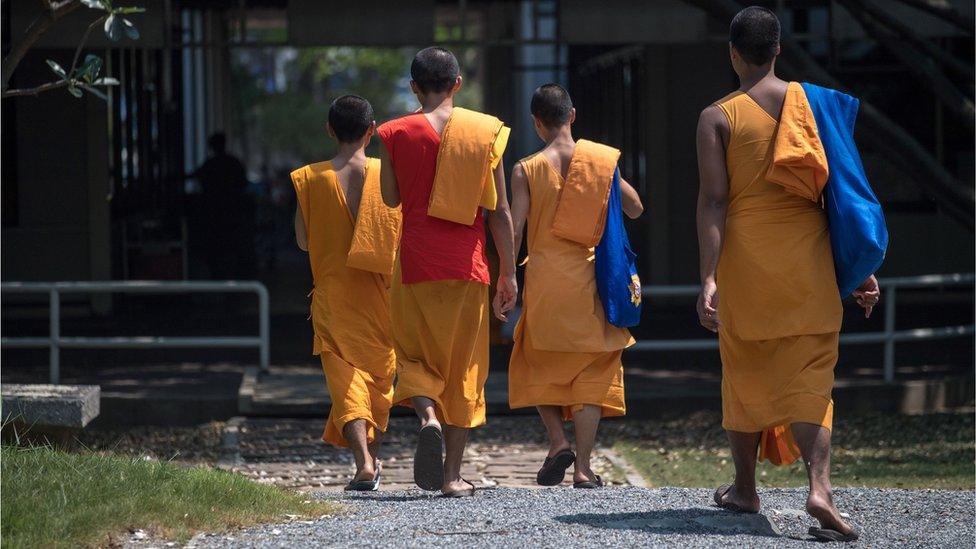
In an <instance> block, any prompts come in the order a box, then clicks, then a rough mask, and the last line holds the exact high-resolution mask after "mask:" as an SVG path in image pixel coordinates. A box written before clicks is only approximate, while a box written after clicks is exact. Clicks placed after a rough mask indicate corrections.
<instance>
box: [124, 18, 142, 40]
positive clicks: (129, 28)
mask: <svg viewBox="0 0 976 549" xmlns="http://www.w3.org/2000/svg"><path fill="white" fill-rule="evenodd" d="M122 24H123V25H125V26H124V27H123V30H124V31H125V35H126V36H127V37H129V40H138V39H139V29H137V28H136V26H135V25H133V24H132V21H129V20H128V19H124V18H123V19H122Z"/></svg>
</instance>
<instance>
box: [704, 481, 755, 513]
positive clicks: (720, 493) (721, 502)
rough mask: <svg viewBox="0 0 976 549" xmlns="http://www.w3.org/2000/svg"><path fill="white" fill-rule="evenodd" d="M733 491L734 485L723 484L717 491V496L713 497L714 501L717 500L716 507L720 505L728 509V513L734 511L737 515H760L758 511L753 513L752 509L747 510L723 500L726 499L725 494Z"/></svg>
mask: <svg viewBox="0 0 976 549" xmlns="http://www.w3.org/2000/svg"><path fill="white" fill-rule="evenodd" d="M731 489H732V483H729V484H723V485H721V486H719V487H718V489H717V490H715V495H714V496H713V499H714V500H715V505H718V506H719V507H721V508H722V509H726V510H728V511H734V512H736V513H748V514H750V515H755V514H756V513H758V511H753V510H752V509H746V508H744V507H741V506H739V505H737V504H735V503H732V502H731V501H725V500H723V499H722V498H724V497H725V494H728V493H729V490H731Z"/></svg>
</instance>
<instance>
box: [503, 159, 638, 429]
mask: <svg viewBox="0 0 976 549" xmlns="http://www.w3.org/2000/svg"><path fill="white" fill-rule="evenodd" d="M579 150H580V148H579V145H577V153H578V152H579ZM574 157H575V155H574ZM574 159H575V158H574ZM521 164H522V169H523V170H525V174H526V176H527V178H528V181H529V195H530V196H531V197H532V198H531V205H530V207H529V217H528V251H529V257H528V259H526V264H525V290H524V293H523V298H522V302H523V311H522V317H521V318H520V319H519V322H518V325H516V327H515V346H514V348H513V350H512V357H511V361H510V363H509V367H508V380H509V381H508V394H509V397H508V398H509V405H510V406H511V407H512V408H523V407H527V406H543V405H548V406H561V407H562V408H563V417H564V418H565V419H570V418H572V412H573V411H574V410H578V409H580V408H581V407H582V405H584V404H591V405H595V406H600V407H601V408H602V410H603V416H604V417H607V416H620V415H623V414H624V413H625V412H626V406H625V403H624V382H623V364H622V363H621V355H622V353H623V349H624V348H626V347H628V346H630V345H632V344H633V343H634V340H633V338H632V337H631V335H630V332H629V331H628V330H627V329H625V328H617V327H615V326H613V325H611V324H610V323H609V322H607V319H606V316H605V313H604V310H603V304H602V303H601V302H600V296H599V294H598V293H597V289H596V273H595V270H594V265H593V248H592V247H590V246H587V245H585V244H580V243H578V242H573V241H571V240H567V239H564V238H561V237H559V236H556V235H555V234H553V232H554V231H553V222H554V220H555V218H556V215H557V214H556V211H557V206H558V205H559V202H560V190H561V189H562V188H563V186H564V184H565V182H564V181H563V179H562V176H561V175H560V174H559V173H558V172H556V170H555V168H554V167H553V166H552V165H551V164H550V163H549V161H548V160H546V158H545V157H544V156H543V155H541V154H536V155H533V156H531V157H529V158H526V159H524V160H522V161H521ZM613 164H614V165H615V164H616V162H615V161H614V163H613ZM571 166H572V163H571ZM612 173H613V170H612V167H611V170H610V171H609V173H607V174H606V177H607V178H608V180H607V182H608V183H609V177H611V175H612ZM570 174H571V175H570V176H572V170H570ZM601 183H602V181H601ZM607 188H609V187H607ZM593 207H594V208H596V209H599V208H600V207H601V205H600V204H599V203H595V204H594V205H593ZM602 208H604V210H603V211H604V212H605V208H606V205H605V204H603V205H602ZM592 230H593V229H592V228H590V229H589V231H584V232H592Z"/></svg>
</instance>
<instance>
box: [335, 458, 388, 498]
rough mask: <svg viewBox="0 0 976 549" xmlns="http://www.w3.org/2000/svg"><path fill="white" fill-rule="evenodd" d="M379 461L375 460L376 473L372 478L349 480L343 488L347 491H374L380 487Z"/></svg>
mask: <svg viewBox="0 0 976 549" xmlns="http://www.w3.org/2000/svg"><path fill="white" fill-rule="evenodd" d="M380 472H381V467H380V461H379V460H376V474H375V475H373V479H372V480H350V481H349V484H347V485H346V487H345V488H343V490H345V491H347V492H375V491H377V490H379V489H380V476H381V475H380Z"/></svg>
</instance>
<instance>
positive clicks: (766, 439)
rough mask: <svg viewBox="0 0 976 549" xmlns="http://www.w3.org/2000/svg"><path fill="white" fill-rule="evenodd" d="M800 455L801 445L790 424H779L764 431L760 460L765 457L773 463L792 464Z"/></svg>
mask: <svg viewBox="0 0 976 549" xmlns="http://www.w3.org/2000/svg"><path fill="white" fill-rule="evenodd" d="M800 457H801V456H800V447H799V446H797V445H796V440H795V439H794V438H793V431H791V430H790V426H789V425H777V426H776V427H770V428H769V429H766V430H764V431H763V432H762V437H761V438H760V442H759V461H762V460H764V459H765V460H768V461H769V462H770V463H772V464H773V465H792V464H793V462H795V461H796V460H798V459H800Z"/></svg>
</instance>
